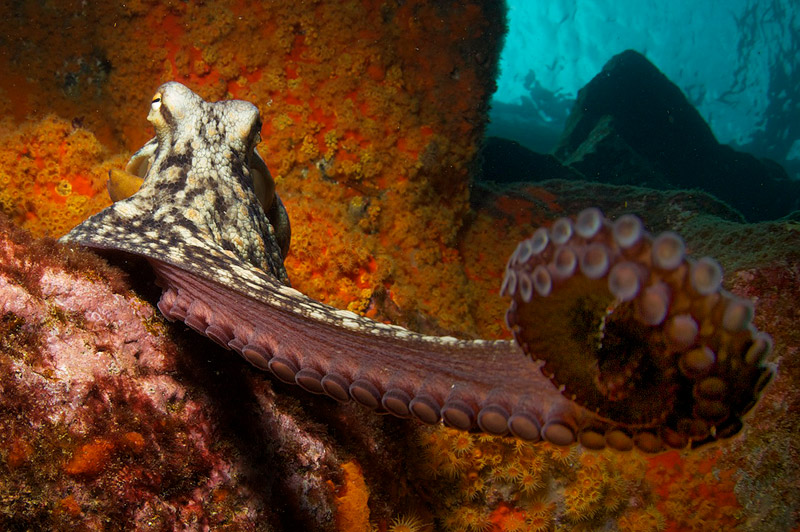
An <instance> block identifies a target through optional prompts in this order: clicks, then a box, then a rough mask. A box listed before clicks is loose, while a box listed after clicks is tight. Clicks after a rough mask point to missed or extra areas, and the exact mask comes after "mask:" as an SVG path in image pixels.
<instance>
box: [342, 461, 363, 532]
mask: <svg viewBox="0 0 800 532" xmlns="http://www.w3.org/2000/svg"><path fill="white" fill-rule="evenodd" d="M342 472H343V473H344V483H343V484H342V486H341V487H340V488H339V489H338V493H337V494H336V506H337V508H338V511H337V513H336V526H337V527H338V528H339V530H346V531H351V530H352V531H353V532H359V531H364V532H367V531H369V530H370V525H369V506H368V505H367V501H368V500H369V488H367V484H366V482H364V473H363V472H362V471H361V466H359V465H358V463H356V462H355V461H350V462H345V463H344V464H342Z"/></svg>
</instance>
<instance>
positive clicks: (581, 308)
mask: <svg viewBox="0 0 800 532" xmlns="http://www.w3.org/2000/svg"><path fill="white" fill-rule="evenodd" d="M148 120H149V121H150V122H151V123H152V124H153V125H154V127H155V130H156V136H155V138H154V139H152V140H151V141H149V142H148V143H147V144H145V146H144V147H143V148H142V149H141V150H139V151H138V152H137V153H136V154H134V156H133V157H132V159H131V162H130V163H129V164H128V167H127V169H126V171H127V172H128V173H130V174H134V177H138V178H141V187H140V188H139V189H138V191H136V192H135V193H132V194H130V192H129V191H128V188H130V187H127V188H126V187H113V190H114V193H115V198H114V199H115V200H117V201H116V203H114V204H113V205H112V206H111V207H109V208H107V209H106V210H104V211H102V212H100V213H99V214H97V215H95V216H92V217H91V218H89V219H88V220H87V221H86V222H84V223H83V224H81V225H79V226H77V227H76V228H74V229H73V230H72V231H71V232H70V233H69V234H68V235H66V236H65V237H64V240H65V241H68V242H73V243H77V244H81V245H84V246H87V247H89V248H93V249H96V250H100V251H102V250H113V251H118V252H123V253H127V254H131V255H135V256H138V257H142V258H144V259H146V260H147V262H148V263H149V264H150V266H151V267H152V269H153V271H154V272H155V276H156V283H157V284H158V286H160V287H161V288H162V290H163V292H162V296H161V299H160V300H159V302H158V308H159V310H160V312H161V313H162V314H163V315H164V317H165V318H166V319H168V320H171V321H175V320H177V321H181V322H183V323H185V324H186V325H187V326H188V327H190V328H191V329H193V330H195V331H197V332H199V333H200V334H203V335H205V336H207V337H208V338H209V339H211V340H212V341H213V342H215V343H217V344H219V345H220V346H222V347H223V348H225V349H228V350H230V351H233V352H235V353H237V354H238V355H240V356H241V357H242V358H244V359H245V360H246V361H247V362H249V363H250V364H252V365H253V366H254V367H256V368H258V369H259V370H262V371H267V372H269V373H271V374H272V375H273V376H274V377H275V378H276V379H278V380H281V381H283V382H287V383H291V384H295V385H297V386H299V387H301V388H302V389H304V390H306V391H308V392H309V393H312V394H321V395H326V396H328V397H330V398H331V399H332V400H334V401H339V402H345V401H350V400H352V401H355V402H357V403H359V404H361V405H363V406H364V407H365V408H369V409H371V410H373V411H375V412H380V413H389V414H392V415H394V416H397V417H400V418H409V419H414V420H416V421H418V422H420V423H426V424H437V423H443V424H445V425H448V426H450V427H453V428H456V429H460V430H464V431H473V432H485V433H488V434H492V435H497V436H509V437H515V438H519V439H522V440H527V441H538V440H546V441H549V442H551V443H554V444H557V445H572V444H574V443H581V444H583V445H584V446H586V447H588V448H592V449H600V448H604V447H610V448H612V449H617V450H620V451H626V450H629V449H632V448H634V447H638V448H639V449H642V450H644V451H647V452H658V451H661V450H664V449H666V448H671V447H673V448H683V447H686V446H687V445H689V444H692V445H694V446H696V445H701V444H704V443H708V442H711V441H716V440H718V439H722V438H727V437H730V436H732V435H733V434H735V433H736V432H737V431H738V430H739V429H740V428H741V426H742V423H741V417H742V416H743V415H744V414H745V413H746V412H747V411H748V410H749V409H750V408H752V406H753V404H754V403H755V401H756V400H757V399H758V396H759V394H760V392H761V391H762V390H763V388H764V386H765V385H766V383H767V382H768V381H769V376H770V371H769V369H768V368H767V367H766V365H765V364H764V359H765V357H766V356H767V355H768V354H769V352H770V350H771V347H772V342H771V340H770V338H769V336H767V335H765V334H764V333H760V332H758V331H756V330H755V328H754V327H753V325H752V317H753V312H754V309H753V306H752V304H751V303H749V302H747V301H744V300H741V299H739V298H736V297H735V296H733V295H732V294H729V293H727V292H725V291H724V290H722V289H721V288H720V287H721V281H722V270H721V268H720V267H719V265H718V264H717V263H716V262H715V261H713V260H711V259H705V258H703V259H699V260H693V259H690V258H687V257H685V245H684V243H683V240H682V239H681V238H680V237H679V236H678V235H677V234H675V233H672V232H667V233H662V234H661V235H658V236H656V237H655V238H653V237H652V236H651V235H650V234H649V233H648V232H647V231H646V230H645V228H644V224H643V223H642V221H641V220H640V219H639V218H637V217H636V216H633V215H624V216H621V217H620V218H618V219H617V220H615V221H612V220H608V219H607V218H605V217H604V216H603V214H602V213H601V212H600V211H599V210H598V209H596V208H591V209H586V210H584V211H582V212H580V213H578V215H577V216H575V217H574V218H573V217H563V218H560V219H558V220H556V221H555V222H554V223H553V224H552V225H551V226H550V227H549V228H539V229H537V230H536V231H535V232H534V233H533V235H532V236H531V237H530V238H528V239H526V240H524V241H522V242H521V243H520V244H519V245H518V246H517V248H516V250H515V251H514V253H513V254H512V256H511V257H510V258H509V260H508V263H507V271H506V274H505V276H504V279H503V283H502V286H501V290H500V291H501V294H502V295H505V296H507V297H510V299H511V303H510V307H509V309H508V311H507V313H506V322H507V324H508V326H509V328H510V330H511V332H512V333H513V336H514V340H513V341H487V340H458V339H455V338H452V337H433V336H426V335H422V334H418V333H415V332H412V331H408V330H406V329H403V328H401V327H397V326H391V325H386V324H382V323H377V322H374V321H372V320H369V319H367V318H365V317H362V316H358V315H356V314H353V313H351V312H346V311H341V310H338V309H335V308H333V307H330V306H328V305H325V304H322V303H320V302H318V301H314V300H313V299H311V298H309V297H307V296H305V295H303V294H301V293H300V292H298V291H297V290H294V289H292V288H290V287H289V279H288V276H287V274H286V271H285V269H284V267H283V257H284V256H285V253H286V250H287V249H288V246H289V241H290V235H291V232H290V228H289V219H288V216H287V214H286V211H285V209H284V208H283V204H282V203H281V201H280V198H279V197H278V195H277V193H276V192H275V184H274V182H273V181H272V178H271V176H270V174H269V171H268V169H267V167H266V164H265V163H264V161H263V159H261V157H260V156H259V154H258V152H257V151H256V144H258V142H260V134H259V132H260V129H261V120H260V117H259V113H258V110H257V109H256V108H255V106H253V105H252V104H249V103H247V102H242V101H236V100H231V101H222V102H215V103H211V102H206V101H204V100H203V99H202V98H200V97H199V96H197V95H196V94H194V93H193V92H192V91H191V90H189V89H188V88H186V87H185V86H183V85H181V84H179V83H174V82H171V83H166V84H164V85H163V86H161V87H160V88H159V89H158V92H157V93H156V95H155V97H154V98H153V101H152V105H151V109H150V114H149V115H148ZM111 178H112V180H114V179H122V177H120V176H119V175H117V174H115V175H112V176H111ZM130 181H131V182H133V183H137V182H138V181H136V179H132V180H130Z"/></svg>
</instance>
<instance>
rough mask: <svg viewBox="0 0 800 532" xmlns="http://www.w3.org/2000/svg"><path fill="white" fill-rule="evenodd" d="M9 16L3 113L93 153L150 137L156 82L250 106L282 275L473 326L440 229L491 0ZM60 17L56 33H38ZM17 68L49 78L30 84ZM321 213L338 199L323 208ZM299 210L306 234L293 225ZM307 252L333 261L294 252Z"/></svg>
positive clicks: (453, 191) (449, 216)
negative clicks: (55, 124)
mask: <svg viewBox="0 0 800 532" xmlns="http://www.w3.org/2000/svg"><path fill="white" fill-rule="evenodd" d="M13 10H15V12H14V13H9V14H8V16H7V17H4V19H3V20H2V21H0V30H2V32H3V34H4V35H6V36H7V37H8V43H10V44H9V46H10V48H11V49H10V50H9V53H8V54H7V55H5V56H4V57H3V58H0V67H2V68H3V71H4V73H5V75H4V79H3V80H0V93H2V95H3V96H5V97H6V98H7V99H8V100H9V101H10V102H11V103H10V104H9V107H10V108H11V109H13V110H14V111H19V113H18V114H17V118H20V117H22V116H24V115H25V114H26V113H27V112H28V111H30V110H32V109H34V108H36V109H44V110H47V111H51V112H56V113H58V114H59V115H60V116H63V117H68V118H69V119H70V120H71V119H72V118H73V117H80V120H82V122H83V124H84V125H85V126H86V127H87V128H89V129H90V130H91V131H92V132H94V134H95V135H96V136H97V138H99V139H100V140H101V141H102V142H103V143H105V144H106V145H108V146H110V147H112V148H114V149H119V148H120V147H122V148H125V149H127V150H134V149H137V148H138V147H139V146H141V145H142V144H143V143H144V142H145V141H146V140H147V138H148V137H149V136H150V128H149V127H148V126H147V124H146V123H145V122H144V120H143V114H144V112H145V110H146V109H147V104H148V99H149V97H150V96H151V94H152V92H153V90H155V88H156V87H157V86H158V85H159V84H160V83H162V82H163V81H166V80H168V79H175V80H177V81H181V82H183V83H186V84H188V85H189V86H190V87H191V88H193V89H194V90H196V91H197V92H198V93H199V94H200V95H201V96H203V97H204V98H206V99H210V100H214V99H221V98H225V97H231V96H233V97H239V98H243V99H248V100H250V101H253V102H254V103H256V105H258V106H259V108H260V109H261V112H262V117H263V123H264V128H263V132H262V134H263V137H264V138H265V139H266V149H263V148H262V153H265V157H266V159H267V163H268V165H269V166H270V168H271V169H272V172H273V174H274V175H275V176H276V177H277V179H278V181H279V188H280V190H281V191H282V195H283V198H284V199H285V200H286V203H287V204H288V205H287V207H289V213H290V216H291V217H292V218H293V225H294V227H295V229H296V232H295V235H296V238H295V244H296V247H295V250H296V252H297V257H298V260H293V259H290V261H289V267H290V269H291V270H292V271H291V272H290V273H291V276H292V278H293V279H294V281H295V284H296V285H297V286H298V287H302V288H301V289H303V290H305V291H307V292H308V293H309V294H310V295H312V296H314V297H316V298H318V299H321V300H323V301H326V302H329V303H332V304H335V305H337V306H340V307H349V308H351V309H353V310H356V311H364V310H365V309H366V307H367V304H368V301H369V298H370V293H371V291H372V290H374V289H376V288H377V287H383V288H386V289H387V292H386V293H387V295H388V298H389V299H390V300H391V301H392V302H393V303H396V304H397V305H398V306H399V307H400V308H401V309H404V310H407V311H409V312H415V311H421V312H422V313H425V314H427V315H435V316H437V317H438V319H439V322H440V323H441V324H442V325H443V326H444V327H445V328H447V329H451V330H452V329H455V328H456V327H460V328H463V329H466V330H468V331H472V332H473V333H475V332H477V330H476V329H477V327H478V326H477V325H476V323H475V315H476V314H477V311H478V310H481V309H480V308H479V306H480V305H481V303H480V301H481V297H480V295H481V294H480V293H479V292H478V291H475V290H473V289H472V288H467V287H469V286H470V283H468V282H467V281H468V278H467V277H465V275H464V271H463V265H462V257H461V252H460V250H459V249H458V248H457V239H456V236H457V235H458V232H459V230H460V227H461V224H462V223H463V218H464V216H465V215H466V213H467V212H468V204H467V197H468V194H467V188H468V180H469V175H468V165H469V163H470V161H471V160H472V159H473V157H474V155H475V153H476V151H477V146H478V142H479V139H480V136H481V133H482V131H481V126H480V124H482V123H483V116H484V113H485V109H486V102H487V100H488V97H489V94H490V92H491V90H492V88H493V84H494V82H493V79H494V69H495V65H496V57H497V54H498V52H499V45H500V41H499V40H497V39H486V38H485V35H486V32H488V31H490V30H491V31H494V30H497V31H496V32H495V33H496V34H497V35H500V34H501V31H500V29H501V27H502V23H503V13H502V10H500V9H499V8H497V7H495V4H494V3H493V2H485V1H479V0H470V1H467V2H454V3H452V4H451V5H450V4H448V5H444V4H443V5H431V4H429V3H428V2H423V1H421V0H417V1H412V2H403V3H402V5H400V4H397V3H393V2H381V3H376V2H374V1H373V0H355V1H352V2H330V3H315V4H312V5H311V6H309V5H307V4H296V3H291V2H290V3H285V2H284V3H259V2H247V1H243V0H216V1H214V2H207V3H201V4H170V5H169V6H167V5H165V4H163V3H161V2H159V1H157V0H141V1H137V2H133V3H130V2H129V3H126V4H124V5H122V4H108V5H102V6H95V7H93V8H92V9H91V10H86V12H84V13H82V15H81V16H80V17H77V16H75V14H74V13H73V10H72V3H71V2H67V1H66V0H55V1H54V2H49V3H48V4H47V6H45V7H44V8H43V9H41V10H30V9H28V8H26V7H25V6H16V7H14V8H13ZM65 19H69V20H71V21H73V24H72V31H71V32H70V35H69V36H66V35H65V34H63V32H52V31H38V30H39V28H45V29H46V28H48V27H52V26H54V25H56V24H57V23H58V22H59V21H61V20H65ZM19 20H26V21H28V23H26V24H24V25H20V24H19V23H18V21H19ZM67 39H68V40H67ZM23 42H29V43H32V44H33V45H32V46H27V45H26V46H19V45H18V44H17V43H23ZM42 50H46V52H45V53H43V52H42ZM31 71H33V72H52V73H54V75H53V76H52V77H44V78H42V79H41V83H40V84H39V85H38V86H36V87H32V86H30V84H25V83H24V78H25V76H26V75H28V73H29V72H31ZM19 87H24V89H23V90H20V89H19ZM34 89H35V90H34ZM445 102H446V105H445ZM137 109H138V110H140V111H138V112H137V111H136V110H137ZM20 110H22V111H20ZM56 183H57V182H56ZM71 184H72V187H73V193H74V192H75V187H76V184H75V183H71ZM60 190H63V189H60ZM320 192H322V194H320ZM330 205H339V206H352V208H350V209H349V213H348V214H349V216H345V217H339V218H333V216H334V215H341V212H337V209H336V208H332V209H329V208H328V206H330ZM359 205H360V206H361V207H359ZM309 213H316V219H315V220H314V223H315V224H316V225H314V226H313V227H315V228H317V229H315V230H312V231H309V232H305V233H304V232H302V231H297V229H299V227H300V226H301V225H303V224H306V223H309V222H310V221H309V220H308V217H309V216H308V215H309ZM85 214H88V213H84V215H85ZM334 219H336V220H342V221H341V222H336V225H334V226H332V227H331V231H328V230H325V229H323V230H320V229H319V228H320V227H323V228H326V227H327V226H328V224H329V223H330V224H333V222H331V220H334ZM323 248H324V249H325V251H326V252H327V253H328V254H330V258H331V259H332V262H333V263H334V264H336V265H337V267H334V268H319V267H317V268H314V267H311V266H309V264H308V262H307V261H305V260H304V259H305V258H306V257H307V253H313V252H315V251H319V250H320V249H323ZM320 262H321V261H317V264H319V263H320ZM443 280H444V281H443ZM453 286H458V287H459V289H458V290H453V289H452V287H453Z"/></svg>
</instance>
